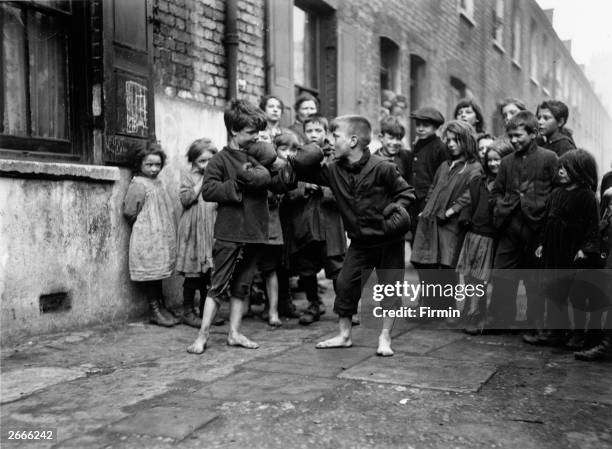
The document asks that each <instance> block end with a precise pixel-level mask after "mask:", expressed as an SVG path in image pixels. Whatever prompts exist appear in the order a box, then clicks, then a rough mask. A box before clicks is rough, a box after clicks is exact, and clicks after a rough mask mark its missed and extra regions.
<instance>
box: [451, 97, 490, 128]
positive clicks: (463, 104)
mask: <svg viewBox="0 0 612 449" xmlns="http://www.w3.org/2000/svg"><path fill="white" fill-rule="evenodd" d="M462 108H472V110H473V111H474V113H475V114H476V119H477V120H478V122H477V123H476V125H475V126H474V128H475V129H476V132H477V133H482V132H484V129H485V121H484V116H483V115H482V109H480V106H478V105H477V104H476V103H475V102H474V100H472V99H470V98H464V99H463V100H459V103H457V106H455V112H454V113H453V117H455V119H456V118H457V112H459V109H462Z"/></svg>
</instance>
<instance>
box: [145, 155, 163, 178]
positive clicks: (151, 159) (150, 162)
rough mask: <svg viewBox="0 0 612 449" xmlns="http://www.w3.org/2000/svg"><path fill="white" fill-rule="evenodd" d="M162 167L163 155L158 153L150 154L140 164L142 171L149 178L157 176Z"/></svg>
mask: <svg viewBox="0 0 612 449" xmlns="http://www.w3.org/2000/svg"><path fill="white" fill-rule="evenodd" d="M161 169H162V160H161V157H160V156H159V155H157V154H148V155H147V156H145V158H144V159H143V160H142V163H141V164H140V173H142V174H143V175H144V176H146V177H147V178H157V175H159V172H160V171H161Z"/></svg>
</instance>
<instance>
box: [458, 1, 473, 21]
mask: <svg viewBox="0 0 612 449" xmlns="http://www.w3.org/2000/svg"><path fill="white" fill-rule="evenodd" d="M457 10H458V11H459V14H460V15H461V16H462V17H465V18H466V19H467V20H468V21H469V22H470V23H472V24H474V0H457Z"/></svg>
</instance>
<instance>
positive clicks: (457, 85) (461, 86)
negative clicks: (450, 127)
mask: <svg viewBox="0 0 612 449" xmlns="http://www.w3.org/2000/svg"><path fill="white" fill-rule="evenodd" d="M468 96H469V91H468V89H467V88H466V86H465V83H464V82H463V81H461V80H460V79H459V78H455V77H454V76H451V79H450V91H449V98H448V110H447V114H446V116H447V117H449V120H452V119H454V118H455V117H454V116H453V113H454V112H455V106H456V105H457V103H459V100H462V99H464V98H466V97H468Z"/></svg>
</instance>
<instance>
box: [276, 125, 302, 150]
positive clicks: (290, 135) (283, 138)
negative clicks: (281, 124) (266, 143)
mask: <svg viewBox="0 0 612 449" xmlns="http://www.w3.org/2000/svg"><path fill="white" fill-rule="evenodd" d="M291 139H295V140H296V142H297V143H298V145H299V143H300V138H299V137H298V135H297V134H296V133H294V132H293V131H291V130H289V129H283V132H282V133H280V134H278V135H277V136H276V137H275V138H274V146H275V147H276V148H278V147H280V146H288V145H291V143H292V142H291Z"/></svg>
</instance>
